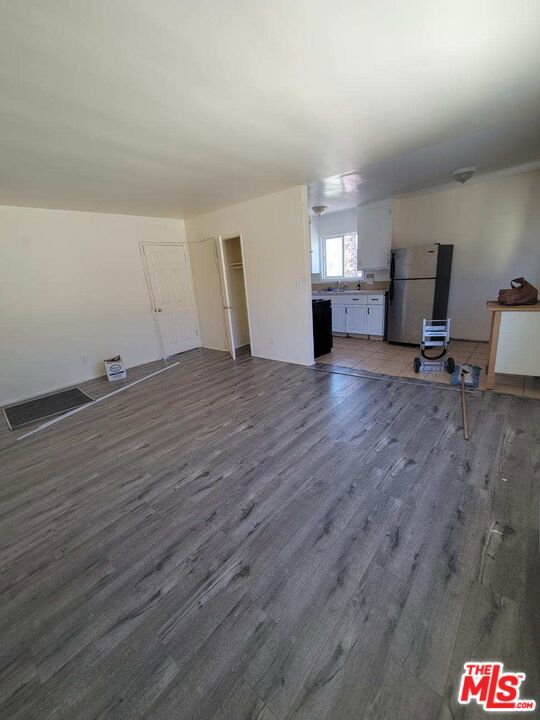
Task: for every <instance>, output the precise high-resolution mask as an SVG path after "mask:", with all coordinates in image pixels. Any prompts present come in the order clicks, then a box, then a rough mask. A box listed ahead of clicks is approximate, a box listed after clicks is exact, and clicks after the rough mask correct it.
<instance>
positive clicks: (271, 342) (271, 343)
mask: <svg viewBox="0 0 540 720" xmlns="http://www.w3.org/2000/svg"><path fill="white" fill-rule="evenodd" d="M273 344H274V338H273V337H272V336H271V335H270V345H273Z"/></svg>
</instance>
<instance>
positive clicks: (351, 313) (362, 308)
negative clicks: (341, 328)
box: [346, 304, 368, 335]
mask: <svg viewBox="0 0 540 720" xmlns="http://www.w3.org/2000/svg"><path fill="white" fill-rule="evenodd" d="M346 308H347V313H346V330H347V332H348V333H353V334H357V335H367V332H368V331H367V326H368V314H367V311H368V306H367V305H352V304H351V305H347V306H346Z"/></svg>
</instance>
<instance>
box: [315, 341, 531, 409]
mask: <svg viewBox="0 0 540 720" xmlns="http://www.w3.org/2000/svg"><path fill="white" fill-rule="evenodd" d="M417 355H419V349H418V348H414V347H403V346H401V345H390V344H389V343H386V342H381V341H380V340H361V339H358V338H347V337H341V336H334V347H333V349H332V352H331V353H328V355H322V356H321V357H318V358H317V362H321V363H328V364H330V365H340V366H341V367H351V368H355V369H357V370H369V371H371V372H377V373H383V374H385V375H393V376H396V377H414V378H422V379H424V380H429V381H433V382H439V383H440V382H442V383H449V382H450V375H449V374H448V373H446V372H438V371H434V370H431V371H429V372H420V373H418V374H416V373H415V372H414V370H413V359H414V358H415V357H416V356H417ZM449 355H450V356H451V357H453V358H454V360H455V361H456V362H457V363H470V364H471V365H478V367H480V368H481V373H480V387H481V388H483V387H484V386H485V368H486V363H487V357H488V344H487V342H470V341H465V340H453V341H452V342H451V343H450V346H449ZM495 390H496V391H497V392H501V393H507V394H510V395H520V396H525V397H534V398H538V399H540V380H539V379H538V378H524V377H522V376H519V375H497V376H496V379H495Z"/></svg>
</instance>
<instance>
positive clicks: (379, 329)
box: [364, 305, 384, 335]
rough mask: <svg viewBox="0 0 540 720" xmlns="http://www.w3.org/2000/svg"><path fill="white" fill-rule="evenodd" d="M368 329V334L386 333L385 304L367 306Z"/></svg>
mask: <svg viewBox="0 0 540 720" xmlns="http://www.w3.org/2000/svg"><path fill="white" fill-rule="evenodd" d="M366 318H367V330H364V332H366V333H367V334H368V335H384V305H368V306H367V316H366Z"/></svg>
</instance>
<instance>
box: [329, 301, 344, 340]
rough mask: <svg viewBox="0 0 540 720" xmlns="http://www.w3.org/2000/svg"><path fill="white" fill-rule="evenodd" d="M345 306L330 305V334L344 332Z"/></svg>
mask: <svg viewBox="0 0 540 720" xmlns="http://www.w3.org/2000/svg"><path fill="white" fill-rule="evenodd" d="M345 309H346V306H345V305H336V304H334V303H332V332H343V333H344V332H346V331H347V328H346V313H345Z"/></svg>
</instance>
